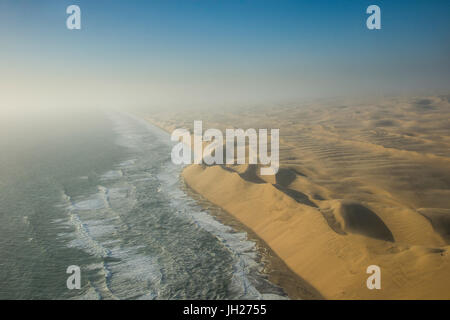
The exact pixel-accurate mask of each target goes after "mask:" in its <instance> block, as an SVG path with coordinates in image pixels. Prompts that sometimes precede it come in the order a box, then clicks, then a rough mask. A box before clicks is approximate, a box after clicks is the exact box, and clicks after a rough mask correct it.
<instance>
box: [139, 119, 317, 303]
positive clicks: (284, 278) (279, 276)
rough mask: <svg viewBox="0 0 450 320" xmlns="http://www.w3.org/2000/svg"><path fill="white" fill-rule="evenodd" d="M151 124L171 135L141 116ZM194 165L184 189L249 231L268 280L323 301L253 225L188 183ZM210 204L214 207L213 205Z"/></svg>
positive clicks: (219, 215)
mask: <svg viewBox="0 0 450 320" xmlns="http://www.w3.org/2000/svg"><path fill="white" fill-rule="evenodd" d="M138 117H140V118H143V119H144V120H145V121H147V122H148V123H150V124H151V125H153V126H155V127H157V128H159V129H161V130H163V131H164V132H167V133H169V134H170V128H166V127H165V126H163V125H160V124H159V123H157V122H155V121H153V120H152V119H150V118H148V117H146V116H142V115H141V116H139V115H138ZM190 166H192V165H188V166H186V167H184V168H183V169H182V170H181V174H180V180H181V182H182V184H183V189H184V191H185V192H186V193H187V194H188V195H189V196H190V197H191V198H193V199H194V200H195V201H196V202H197V203H198V204H199V205H200V206H201V207H202V208H205V207H207V208H208V210H209V212H210V214H211V215H212V216H213V217H214V218H216V219H218V221H219V222H221V223H223V224H224V225H227V226H230V227H232V228H233V230H235V231H237V232H238V231H244V232H245V233H246V234H247V237H248V239H249V240H251V241H253V242H255V244H256V251H257V254H258V259H260V262H261V263H262V265H263V267H264V270H263V271H262V274H263V275H264V276H267V277H268V280H269V281H270V282H271V283H273V284H275V285H277V286H279V287H281V288H282V289H283V291H284V292H285V293H286V294H287V296H288V298H289V299H301V300H323V299H325V298H324V297H323V295H322V294H321V293H320V292H319V291H318V290H317V289H316V288H314V287H313V286H312V285H311V284H309V283H308V282H307V281H306V280H305V279H303V278H302V277H301V276H300V275H299V274H297V273H296V272H295V271H293V270H292V269H291V268H290V267H289V266H288V265H287V264H286V262H285V261H284V260H283V259H282V258H280V257H279V255H278V254H277V253H276V252H275V251H274V250H273V249H272V248H271V247H270V246H269V245H268V244H267V243H266V242H265V241H264V239H263V238H261V237H260V236H259V235H258V234H257V233H255V232H254V231H253V230H252V229H251V228H250V227H248V226H247V225H246V224H244V223H242V222H241V221H240V220H239V219H238V218H236V217H235V216H234V215H233V214H231V213H230V212H228V211H227V210H225V209H224V208H223V207H221V206H219V205H217V204H215V203H214V202H212V201H210V200H209V199H207V198H206V197H205V196H204V194H202V193H201V192H198V191H197V190H195V189H194V188H193V187H192V186H190V185H189V182H188V181H187V179H186V178H185V177H184V175H183V173H184V171H185V170H186V169H187V168H188V167H190ZM211 205H212V206H214V207H213V208H211Z"/></svg>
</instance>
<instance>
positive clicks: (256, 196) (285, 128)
mask: <svg viewBox="0 0 450 320" xmlns="http://www.w3.org/2000/svg"><path fill="white" fill-rule="evenodd" d="M194 120H203V122H204V128H218V129H221V130H224V129H225V128H243V129H246V128H280V165H281V169H280V171H279V172H278V174H277V175H276V176H259V175H258V173H259V170H257V169H258V168H257V167H256V166H254V165H250V166H249V165H227V166H220V165H214V166H201V165H190V166H188V167H187V168H185V170H184V171H183V178H184V180H185V181H186V183H187V184H188V185H189V186H190V187H191V188H192V189H193V190H195V191H196V192H198V193H199V194H201V195H202V196H203V197H204V198H206V199H208V200H209V201H211V202H212V203H214V204H216V205H217V206H220V207H221V208H223V209H224V210H226V212H228V213H229V214H230V215H232V216H233V217H234V218H236V219H237V220H239V221H240V222H241V223H242V224H244V225H245V226H247V227H248V228H249V229H251V230H252V231H253V232H254V233H255V234H256V235H257V236H258V237H260V238H261V239H262V240H263V241H264V242H265V243H266V244H267V245H268V246H269V247H270V248H271V249H272V250H273V252H274V253H275V254H276V255H277V256H278V257H279V258H280V259H282V260H283V261H284V262H285V264H286V265H287V266H288V267H289V268H290V269H291V270H292V271H293V272H294V273H295V274H297V275H298V276H299V277H301V278H302V279H304V280H305V281H306V282H307V283H308V284H309V285H311V286H312V287H313V288H314V289H315V290H317V292H319V293H320V295H321V296H323V297H324V298H327V299H450V261H449V249H450V246H449V244H450V236H449V235H450V103H449V97H447V96H439V97H436V96H433V97H408V98H384V99H379V100H375V101H344V100H342V101H320V102H310V103H305V104H303V105H292V106H273V107H264V108H253V109H251V108H245V109H242V110H234V111H229V112H214V111H209V112H208V113H203V112H198V113H196V112H193V111H192V110H191V111H190V112H185V113H177V114H168V113H159V114H153V115H152V117H151V119H150V121H152V122H153V123H156V124H157V125H159V126H160V127H162V128H164V129H166V130H168V131H172V130H173V129H174V128H177V127H185V128H192V125H193V121H194ZM369 265H378V266H379V267H380V268H381V289H380V290H369V289H368V288H367V286H366V279H367V277H368V276H369V275H368V274H366V269H367V267H368V266H369Z"/></svg>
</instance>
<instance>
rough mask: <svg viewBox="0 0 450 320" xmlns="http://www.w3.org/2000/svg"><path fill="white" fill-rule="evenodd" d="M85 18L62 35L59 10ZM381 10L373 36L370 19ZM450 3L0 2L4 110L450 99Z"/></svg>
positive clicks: (265, 0)
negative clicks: (370, 10)
mask: <svg viewBox="0 0 450 320" xmlns="http://www.w3.org/2000/svg"><path fill="white" fill-rule="evenodd" d="M72 4H76V5H78V6H79V7H80V9H81V30H68V29H67V27H66V19H67V17H68V14H67V13H66V8H67V7H68V6H69V5H72ZM371 4H376V5H378V6H379V7H380V8H381V30H368V29H367V27H366V19H367V17H368V16H369V15H368V14H367V13H366V8H367V7H368V6H369V5H371ZM449 9H450V1H446V0H429V1H425V0H417V1H415V0H409V1H403V0H396V1H375V0H373V1H364V0H362V1H361V0H360V1H357V0H355V1H351V0H342V1H324V0H316V1H300V0H297V1H288V0H270V1H269V0H240V1H238V0H179V1H175V0H173V1H172V0H161V1H156V0H148V1H138V0H127V1H125V0H109V1H106V0H95V1H93V0H92V1H77V0H71V1H66V0H53V1H49V0H40V1H32V0H28V1H25V0H0V108H1V109H2V110H9V111H11V110H30V109H33V108H46V107H48V108H55V107H58V108H61V107H67V108H82V107H86V108H90V107H96V106H101V107H108V106H111V107H142V106H143V107H145V106H151V107H162V108H167V107H172V106H173V107H192V106H196V105H204V106H211V107H215V106H218V107H226V106H227V105H230V106H231V105H239V104H242V105H244V104H264V103H283V102H288V101H289V102H292V101H296V100H301V99H310V98H322V97H347V96H361V95H362V96H364V95H379V94H389V95H391V94H435V93H437V94H441V93H444V94H448V92H449V89H450V19H449V17H448V15H449V13H450V10H449Z"/></svg>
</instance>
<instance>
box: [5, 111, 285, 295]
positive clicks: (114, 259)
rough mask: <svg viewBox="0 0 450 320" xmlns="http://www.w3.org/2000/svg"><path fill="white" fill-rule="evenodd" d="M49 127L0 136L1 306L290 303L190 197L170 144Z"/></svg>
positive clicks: (103, 123) (126, 130)
mask: <svg viewBox="0 0 450 320" xmlns="http://www.w3.org/2000/svg"><path fill="white" fill-rule="evenodd" d="M47 120H48V121H46V123H45V125H44V124H38V123H34V122H33V121H32V119H31V120H30V119H28V120H27V122H26V123H27V124H26V125H23V127H20V129H19V128H17V127H14V126H11V127H10V128H9V129H3V130H0V133H1V135H0V151H1V152H0V299H265V298H269V299H277V298H286V295H285V294H284V292H283V290H282V289H281V288H279V287H278V286H276V285H274V284H272V283H270V282H269V281H268V278H267V275H265V274H264V273H263V268H264V266H263V265H262V262H261V261H260V259H259V253H258V251H257V248H256V245H255V242H253V241H251V240H250V239H249V238H248V236H247V234H246V233H245V232H243V231H239V230H234V229H233V228H232V227H230V226H226V225H224V224H222V223H221V222H219V221H218V220H217V219H216V218H215V217H214V215H213V214H212V213H211V211H210V210H213V209H205V207H204V206H201V205H200V204H199V203H198V202H196V201H195V200H194V199H193V198H191V197H190V196H189V195H188V193H187V192H186V188H185V186H184V184H183V182H182V180H181V179H180V173H181V170H182V167H180V166H178V165H174V164H172V162H171V159H170V151H171V147H172V144H171V142H170V136H169V134H167V133H166V132H164V131H162V130H161V129H159V128H156V127H154V126H152V125H150V124H149V123H148V122H146V121H145V120H143V119H141V118H139V117H136V116H134V115H131V114H128V113H122V112H100V111H93V112H91V113H88V114H83V115H80V116H70V115H68V116H66V117H55V118H54V119H47ZM210 208H214V206H213V205H211V206H210ZM71 265H76V266H79V267H80V270H81V288H80V289H73V290H69V289H68V288H67V286H66V281H67V278H68V277H69V276H70V275H69V274H67V273H66V270H67V268H68V267H69V266H71Z"/></svg>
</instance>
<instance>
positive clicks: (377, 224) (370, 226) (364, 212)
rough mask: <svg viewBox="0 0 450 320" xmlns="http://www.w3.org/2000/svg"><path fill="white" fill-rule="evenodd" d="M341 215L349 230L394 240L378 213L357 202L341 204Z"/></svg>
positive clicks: (372, 236)
mask: <svg viewBox="0 0 450 320" xmlns="http://www.w3.org/2000/svg"><path fill="white" fill-rule="evenodd" d="M341 215H342V217H343V219H344V220H345V226H346V229H347V230H348V231H349V232H353V233H359V234H362V235H365V236H368V237H371V238H375V239H380V240H384V241H391V242H394V241H395V240H394V236H393V235H392V232H391V230H389V228H388V227H387V226H386V224H385V223H384V222H383V220H381V219H380V217H378V215H377V214H376V213H375V212H373V211H372V210H370V209H369V208H366V207H365V206H363V205H361V204H359V203H345V204H342V208H341Z"/></svg>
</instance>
